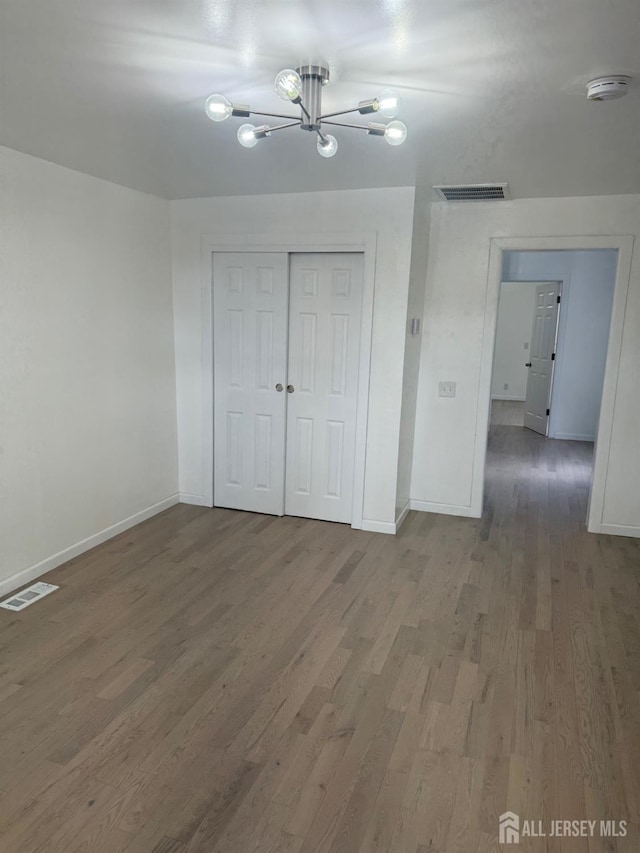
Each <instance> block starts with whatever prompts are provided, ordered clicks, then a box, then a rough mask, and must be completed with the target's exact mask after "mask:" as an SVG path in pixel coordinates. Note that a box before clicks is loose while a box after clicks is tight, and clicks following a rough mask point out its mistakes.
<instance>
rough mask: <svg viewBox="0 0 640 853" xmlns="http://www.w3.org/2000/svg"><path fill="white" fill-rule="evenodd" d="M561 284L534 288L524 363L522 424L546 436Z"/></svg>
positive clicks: (541, 285)
mask: <svg viewBox="0 0 640 853" xmlns="http://www.w3.org/2000/svg"><path fill="white" fill-rule="evenodd" d="M559 298H560V283H559V282H555V283H550V284H540V285H538V286H537V287H536V308H535V311H534V314H533V327H532V330H531V349H530V350H529V357H530V359H531V361H528V362H527V367H528V368H529V375H528V376H527V398H526V401H525V404H524V425H525V426H526V427H527V428H528V429H532V430H534V431H535V432H539V433H540V434H541V435H546V434H547V431H548V428H549V401H550V400H551V382H552V379H553V353H554V351H555V348H556V335H557V329H558V307H559Z"/></svg>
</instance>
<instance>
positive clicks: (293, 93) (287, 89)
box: [275, 68, 302, 102]
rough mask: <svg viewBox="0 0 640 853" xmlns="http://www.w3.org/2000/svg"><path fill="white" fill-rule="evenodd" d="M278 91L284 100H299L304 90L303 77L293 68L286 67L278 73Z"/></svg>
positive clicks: (276, 85)
mask: <svg viewBox="0 0 640 853" xmlns="http://www.w3.org/2000/svg"><path fill="white" fill-rule="evenodd" d="M275 87H276V92H277V94H278V95H279V97H281V98H282V100H283V101H294V102H295V101H297V100H298V98H299V97H300V94H301V92H302V79H301V77H300V75H299V74H298V72H297V71H294V70H293V68H284V69H283V70H282V71H279V72H278V74H276V79H275Z"/></svg>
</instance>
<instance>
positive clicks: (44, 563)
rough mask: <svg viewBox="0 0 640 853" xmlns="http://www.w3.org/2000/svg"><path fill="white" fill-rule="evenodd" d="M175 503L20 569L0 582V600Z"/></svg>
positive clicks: (136, 515) (168, 501) (150, 509)
mask: <svg viewBox="0 0 640 853" xmlns="http://www.w3.org/2000/svg"><path fill="white" fill-rule="evenodd" d="M177 503H178V495H171V497H170V498H165V499H164V500H163V501H160V502H159V503H157V504H153V506H149V507H147V508H146V509H143V510H140V512H136V513H134V514H133V515H130V516H129V517H128V518H125V519H123V520H122V521H118V522H116V524H112V525H110V526H109V527H105V528H104V530H100V531H99V532H98V533H94V534H93V536H88V537H87V538H86V539H82V540H81V541H80V542H76V543H75V544H74V545H69V547H68V548H65V549H64V550H63V551H58V553H57V554H53V555H52V556H51V557H47V558H46V560H41V561H40V562H39V563H36V564H35V565H33V566H29V568H27V569H22V571H19V572H16V573H15V575H11V577H8V578H5V579H4V580H3V581H0V598H2V597H3V596H4V595H7V594H8V593H10V592H13V590H14V589H17V588H18V587H20V586H22V585H23V584H26V583H29V581H32V580H35V578H39V577H41V576H42V575H44V574H46V573H47V572H50V571H51V570H52V569H57V568H58V566H61V565H62V564H63V563H66V562H67V561H68V560H72V559H73V558H74V557H78V556H79V555H80V554H84V553H85V551H90V550H91V549H92V548H95V547H96V546H97V545H102V543H103V542H106V541H107V539H113V537H114V536H117V535H118V534H119V533H124V531H125V530H129V529H130V528H131V527H135V526H136V524H140V523H141V522H143V521H146V520H147V519H148V518H152V516H154V515H157V514H158V513H159V512H164V510H165V509H169V507H172V506H175V504H177Z"/></svg>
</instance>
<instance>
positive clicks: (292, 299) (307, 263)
mask: <svg viewBox="0 0 640 853" xmlns="http://www.w3.org/2000/svg"><path fill="white" fill-rule="evenodd" d="M289 280H290V294H289V370H288V380H287V381H288V383H289V384H288V386H287V391H288V392H289V393H288V394H287V409H288V410H287V450H286V458H287V471H286V488H285V512H286V514H287V515H299V516H305V517H307V518H319V519H324V520H327V521H341V522H346V523H349V522H350V521H351V516H352V502H353V474H354V451H355V439H356V412H357V395H358V365H359V355H360V317H361V312H362V280H363V256H362V255H361V254H355V253H354V254H351V253H348V254H328V253H322V254H295V255H291V259H290V272H289Z"/></svg>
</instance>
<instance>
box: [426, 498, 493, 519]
mask: <svg viewBox="0 0 640 853" xmlns="http://www.w3.org/2000/svg"><path fill="white" fill-rule="evenodd" d="M409 506H410V509H415V510H417V511H418V512H436V513H438V514H439V515H462V516H464V517H465V518H480V516H481V515H482V512H476V511H475V510H474V509H473V507H470V506H460V505H458V504H441V503H436V502H435V501H420V500H416V499H415V498H411V500H410V501H409Z"/></svg>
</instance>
